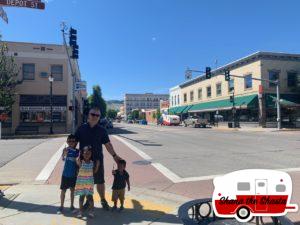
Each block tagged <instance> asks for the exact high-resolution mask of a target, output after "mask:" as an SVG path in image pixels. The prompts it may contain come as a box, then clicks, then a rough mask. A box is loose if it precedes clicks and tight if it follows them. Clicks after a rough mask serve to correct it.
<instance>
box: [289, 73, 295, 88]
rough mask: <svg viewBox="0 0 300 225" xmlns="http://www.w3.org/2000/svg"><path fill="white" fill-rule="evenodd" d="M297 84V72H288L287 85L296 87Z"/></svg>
mask: <svg viewBox="0 0 300 225" xmlns="http://www.w3.org/2000/svg"><path fill="white" fill-rule="evenodd" d="M296 85H297V73H296V72H288V73H287V86H288V87H296Z"/></svg>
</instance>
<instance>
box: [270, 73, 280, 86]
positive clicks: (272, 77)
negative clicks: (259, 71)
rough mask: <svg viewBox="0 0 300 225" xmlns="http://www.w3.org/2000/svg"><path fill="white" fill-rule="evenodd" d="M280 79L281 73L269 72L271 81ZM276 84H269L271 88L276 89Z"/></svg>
mask: <svg viewBox="0 0 300 225" xmlns="http://www.w3.org/2000/svg"><path fill="white" fill-rule="evenodd" d="M278 79H279V72H278V71H269V80H271V81H276V80H278ZM275 86H276V84H274V83H269V87H275Z"/></svg>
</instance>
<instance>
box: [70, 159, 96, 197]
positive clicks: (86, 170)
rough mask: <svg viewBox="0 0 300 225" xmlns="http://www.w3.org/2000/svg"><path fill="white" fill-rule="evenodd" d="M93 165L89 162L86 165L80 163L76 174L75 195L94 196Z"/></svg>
mask: <svg viewBox="0 0 300 225" xmlns="http://www.w3.org/2000/svg"><path fill="white" fill-rule="evenodd" d="M93 168H94V163H93V162H92V161H90V162H89V163H86V162H84V161H82V163H81V167H80V169H79V172H78V176H77V180H76V186H75V195H93V194H94V176H93Z"/></svg>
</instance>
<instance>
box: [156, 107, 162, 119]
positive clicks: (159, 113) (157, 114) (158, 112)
mask: <svg viewBox="0 0 300 225" xmlns="http://www.w3.org/2000/svg"><path fill="white" fill-rule="evenodd" d="M160 117H161V112H160V110H159V109H157V110H156V119H159V118H160Z"/></svg>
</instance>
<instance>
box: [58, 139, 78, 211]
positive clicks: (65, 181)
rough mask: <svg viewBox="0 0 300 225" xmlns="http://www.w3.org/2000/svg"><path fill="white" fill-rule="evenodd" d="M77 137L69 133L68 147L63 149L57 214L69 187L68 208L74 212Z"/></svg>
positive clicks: (62, 205)
mask: <svg viewBox="0 0 300 225" xmlns="http://www.w3.org/2000/svg"><path fill="white" fill-rule="evenodd" d="M77 143H78V142H77V139H76V137H75V136H74V135H72V134H70V135H69V136H68V139H67V144H68V147H67V148H65V149H64V150H63V154H62V160H63V161H65V165H64V170H63V173H62V177H61V184H60V189H61V194H60V201H61V203H60V207H59V209H58V211H57V213H58V214H61V213H62V211H63V209H64V201H65V195H66V191H67V189H70V192H71V193H70V199H71V207H70V210H71V211H72V212H75V211H76V210H75V207H74V188H75V184H76V178H77V170H78V167H77V164H76V158H77V157H78V156H79V150H78V149H76V146H77Z"/></svg>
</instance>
